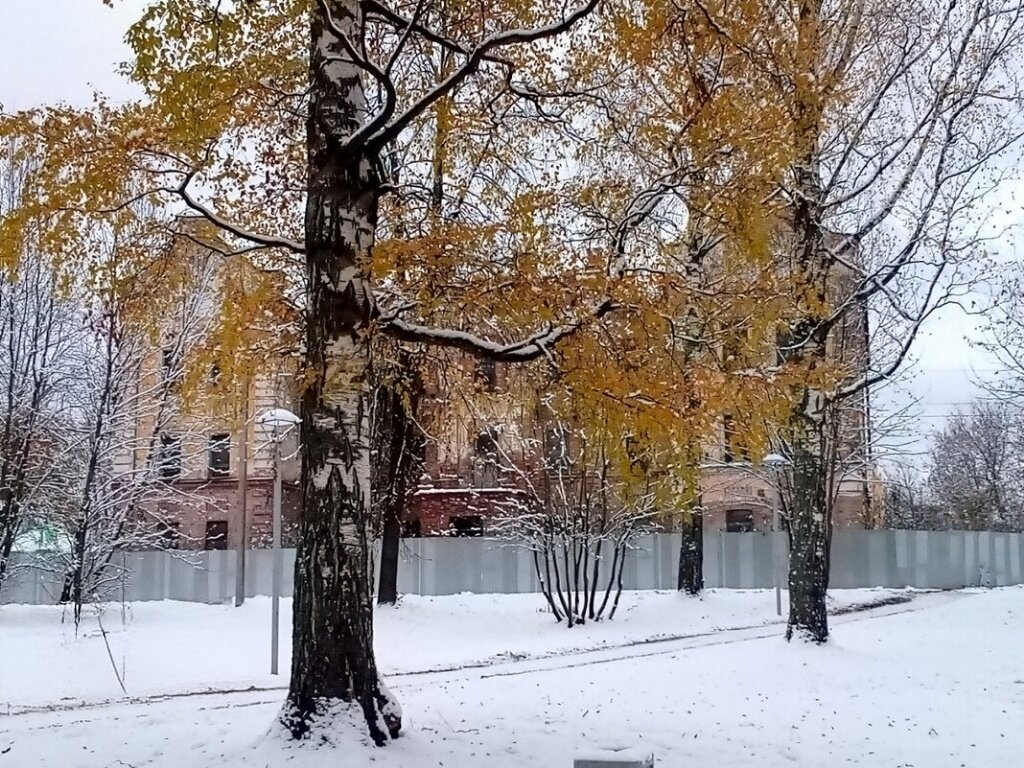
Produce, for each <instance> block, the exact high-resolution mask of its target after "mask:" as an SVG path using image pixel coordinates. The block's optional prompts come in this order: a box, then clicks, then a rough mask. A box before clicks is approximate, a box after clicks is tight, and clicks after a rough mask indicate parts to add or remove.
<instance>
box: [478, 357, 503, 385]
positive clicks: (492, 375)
mask: <svg viewBox="0 0 1024 768" xmlns="http://www.w3.org/2000/svg"><path fill="white" fill-rule="evenodd" d="M476 380H477V381H478V382H480V386H481V387H483V389H484V391H485V392H494V391H495V390H497V389H498V364H497V363H496V362H495V361H494V360H490V359H488V358H483V359H479V360H477V361H476Z"/></svg>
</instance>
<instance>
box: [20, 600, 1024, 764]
mask: <svg viewBox="0 0 1024 768" xmlns="http://www.w3.org/2000/svg"><path fill="white" fill-rule="evenodd" d="M833 625H834V627H835V630H836V631H835V635H834V638H833V642H830V643H829V644H828V645H827V646H825V647H821V648H816V647H812V646H806V645H803V644H790V645H787V644H785V643H782V642H780V641H779V639H778V635H779V627H778V626H758V627H753V628H745V629H734V630H728V631H723V632H719V633H714V634H710V635H709V634H700V635H697V636H692V637H686V638H678V639H664V640H660V641H658V642H654V643H646V642H645V643H641V644H638V645H634V646H629V647H617V648H604V649H599V650H592V651H585V652H581V653H574V654H572V655H569V656H561V655H559V656H550V657H548V658H544V659H527V660H518V661H506V662H501V663H497V664H487V665H473V666H472V667H469V668H463V669H458V670H447V671H440V672H439V671H432V672H427V673H421V674H415V673H406V674H403V675H393V676H391V677H390V678H389V679H390V680H391V682H392V683H393V684H394V687H395V688H396V690H397V691H398V692H399V694H400V697H401V698H402V700H403V702H404V703H405V706H406V710H407V718H406V719H407V725H408V735H407V737H406V738H403V739H402V740H400V741H399V742H397V743H396V744H395V745H392V746H391V747H389V748H388V749H386V750H375V751H370V752H364V751H362V748H361V747H358V746H352V747H351V748H352V749H356V750H360V751H358V752H356V753H355V754H353V755H348V756H346V755H344V754H342V755H339V754H338V752H337V751H326V750H323V751H317V750H308V749H307V750H305V751H301V752H295V751H293V750H290V749H288V748H287V747H285V746H282V745H281V744H279V743H277V742H276V741H274V740H272V739H263V740H262V742H261V743H259V744H258V745H257V746H255V747H254V746H253V743H254V741H256V740H257V739H258V738H259V735H260V734H261V733H263V732H265V731H266V729H267V727H268V725H269V723H271V722H272V720H273V718H274V714H275V713H276V711H277V709H278V707H279V706H280V700H281V694H280V693H279V692H276V691H250V692H239V693H230V694H216V695H215V694H206V695H198V696H196V695H193V696H187V697H173V698H163V699H158V700H152V701H150V702H149V703H147V704H145V705H140V704H125V703H115V704H110V705H106V706H102V707H95V706H94V707H88V708H86V709H80V710H76V711H74V712H67V711H65V712H46V713H36V714H22V715H18V716H11V717H2V718H0V752H2V750H4V749H9V750H10V751H9V752H7V753H6V754H0V767H2V768H8V766H17V768H35V767H36V766H40V767H45V768H50V767H51V766H52V767H53V768H57V767H58V766H59V767H60V768H64V767H65V766H68V767H72V768H79V767H81V768H100V767H102V768H113V767H114V766H120V768H124V766H125V765H129V766H133V768H141V767H142V766H153V768H158V767H159V768H164V767H166V768H170V767H171V766H175V767H176V766H179V765H195V766H201V767H202V768H206V767H207V766H209V767H210V768H212V767H213V766H220V765H224V764H227V765H246V766H270V765H273V766H275V767H276V766H278V765H283V764H285V762H286V761H287V765H288V766H289V768H307V767H308V768H320V767H321V766H324V767H325V768H326V766H335V765H359V766H361V765H371V764H372V765H380V766H386V767H387V768H390V767H391V766H408V767H409V768H420V766H424V767H425V766H438V765H441V766H446V767H447V768H470V766H476V765H479V764H486V765H488V766H489V767H490V766H502V768H504V767H505V766H508V768H511V766H520V765H535V766H538V768H540V767H541V766H554V767H556V768H558V767H562V766H564V767H566V768H568V766H570V765H571V757H572V755H573V754H575V753H576V752H577V751H578V750H580V749H583V748H585V747H589V746H594V745H597V746H633V745H643V746H645V747H648V748H650V749H651V750H652V751H654V752H656V753H657V754H658V756H659V764H661V765H683V764H687V765H695V766H702V765H728V766H737V767H743V768H746V766H751V767H752V766H755V765H756V766H758V768H761V767H762V766H782V765H786V766H791V765H800V766H822V767H824V766H826V765H827V766H833V765H836V764H840V765H843V764H848V765H871V766H893V768H895V767H896V766H920V767H921V768H924V767H925V766H927V767H928V768H932V767H933V766H939V767H940V768H942V767H944V766H950V767H951V768H952V767H954V766H961V765H963V766H978V767H979V768H981V766H986V767H987V766H1010V765H1016V764H1017V762H1016V758H1017V757H1018V756H1019V753H1020V751H1021V749H1024V737H1022V736H1021V734H1020V733H1019V731H1020V728H1019V725H1020V716H1021V713H1022V712H1024V662H1021V661H1020V653H1019V650H1018V649H1019V642H1020V637H1021V636H1022V633H1024V590H1022V589H1014V590H999V591H997V592H993V593H987V594H969V593H942V594H925V595H918V596H916V597H915V599H914V601H913V602H912V603H910V604H903V605H892V606H886V607H884V608H876V609H873V610H871V611H868V612H864V613H852V614H847V615H844V616H837V617H835V618H834V619H833ZM345 757H349V758H351V759H350V760H346V759H344V758H345ZM371 758H372V763H371ZM118 761H121V762H118Z"/></svg>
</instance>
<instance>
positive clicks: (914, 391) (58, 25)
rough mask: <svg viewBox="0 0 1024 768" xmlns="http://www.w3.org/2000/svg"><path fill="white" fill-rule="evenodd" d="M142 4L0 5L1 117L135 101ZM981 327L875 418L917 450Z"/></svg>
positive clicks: (945, 347)
mask: <svg viewBox="0 0 1024 768" xmlns="http://www.w3.org/2000/svg"><path fill="white" fill-rule="evenodd" d="M145 4H146V0H116V2H115V6H114V8H113V9H111V8H108V7H106V6H104V5H103V4H102V3H101V2H100V0H0V52H2V61H3V63H2V64H0V105H2V106H3V107H4V109H5V110H6V111H13V110H17V109H22V108H25V107H30V106H34V105H38V104H44V103H51V102H57V101H65V102H69V103H71V104H78V105H84V104H87V103H88V102H89V101H90V100H91V97H92V94H93V91H94V90H96V91H100V92H102V93H104V94H106V95H107V96H108V97H110V98H111V99H113V100H118V101H119V100H124V99H128V98H131V97H132V96H133V95H135V94H134V92H133V90H132V88H131V87H130V86H129V85H128V84H127V83H126V82H125V81H124V80H123V79H122V78H121V77H120V75H118V74H117V65H118V63H120V62H122V61H124V60H126V59H127V58H128V50H127V48H126V46H125V45H124V43H123V39H122V38H123V36H124V32H125V30H126V28H127V26H128V24H129V23H130V22H131V21H132V20H133V19H135V18H136V17H137V16H138V14H139V10H140V9H141V8H142V7H144V6H145ZM1011 210H1012V212H1009V213H1008V214H1004V217H1007V218H1010V219H1011V222H1010V223H1012V224H1014V225H1015V226H1017V227H1019V225H1020V224H1021V223H1024V213H1022V212H1021V211H1020V206H1019V205H1016V204H1015V205H1013V207H1012V209H1011ZM1013 219H1016V221H1013ZM1000 250H1001V256H1002V258H1005V259H1011V258H1015V257H1016V253H1015V247H1014V245H1013V244H1012V243H1011V242H1010V241H1009V240H1007V241H1006V242H1004V243H1003V245H1002V246H1001V248H1000ZM979 328H980V322H979V320H978V319H977V318H972V317H968V316H966V315H965V314H964V313H962V312H961V311H959V310H958V309H955V308H951V309H949V310H947V311H945V312H943V313H941V314H940V315H939V316H937V317H935V318H933V319H932V321H931V322H930V323H929V325H928V326H927V327H926V328H925V330H924V332H923V333H922V336H921V338H920V340H919V343H918V345H917V347H916V348H915V350H914V353H913V357H914V358H915V361H916V362H915V364H914V366H913V367H912V369H911V370H910V371H908V373H907V374H905V375H904V376H903V381H902V382H901V383H900V384H899V385H897V386H893V387H890V388H889V389H888V390H887V391H885V392H878V393H876V395H875V408H876V411H885V410H887V409H888V408H891V407H892V406H891V404H892V403H901V404H902V403H906V402H908V401H910V400H918V399H919V400H920V406H919V408H918V411H919V412H920V414H921V417H922V418H921V421H920V425H919V427H918V428H917V429H915V432H916V435H915V445H914V449H915V450H921V449H922V448H923V445H922V442H921V441H922V439H924V438H927V435H928V434H929V433H930V432H931V431H932V430H933V429H934V428H935V427H939V426H941V424H942V420H943V418H944V417H945V416H946V415H948V414H949V413H951V412H953V411H955V410H956V409H957V407H958V406H962V405H963V404H965V403H967V402H968V401H969V400H970V399H971V398H972V396H974V395H975V394H976V393H977V389H976V387H975V386H974V384H973V383H972V382H973V381H976V380H977V379H978V378H984V377H986V376H987V375H988V374H990V373H991V370H992V368H993V367H994V364H995V363H994V361H993V360H992V359H991V358H990V357H989V356H988V355H987V354H986V353H985V352H984V351H982V350H980V349H977V348H976V347H972V345H971V344H970V340H971V339H977V338H978V337H979V336H980V334H979Z"/></svg>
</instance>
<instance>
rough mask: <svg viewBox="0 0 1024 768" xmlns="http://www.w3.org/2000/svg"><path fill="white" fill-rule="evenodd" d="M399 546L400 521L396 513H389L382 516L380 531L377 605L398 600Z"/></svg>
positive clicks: (388, 603) (400, 535)
mask: <svg viewBox="0 0 1024 768" xmlns="http://www.w3.org/2000/svg"><path fill="white" fill-rule="evenodd" d="M401 546H402V521H401V520H400V519H399V517H398V515H397V514H390V515H388V516H387V517H385V518H384V528H383V530H382V533H381V547H380V584H378V586H377V604H378V605H394V604H395V603H397V602H398V560H399V557H398V555H399V550H400V549H401Z"/></svg>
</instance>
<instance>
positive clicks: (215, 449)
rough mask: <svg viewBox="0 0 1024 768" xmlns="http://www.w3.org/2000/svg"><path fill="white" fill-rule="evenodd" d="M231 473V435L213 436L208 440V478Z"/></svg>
mask: <svg viewBox="0 0 1024 768" xmlns="http://www.w3.org/2000/svg"><path fill="white" fill-rule="evenodd" d="M230 471H231V435H226V434H220V435H213V436H212V437H211V438H210V477H216V476H218V475H226V474H228V473H229V472H230Z"/></svg>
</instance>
